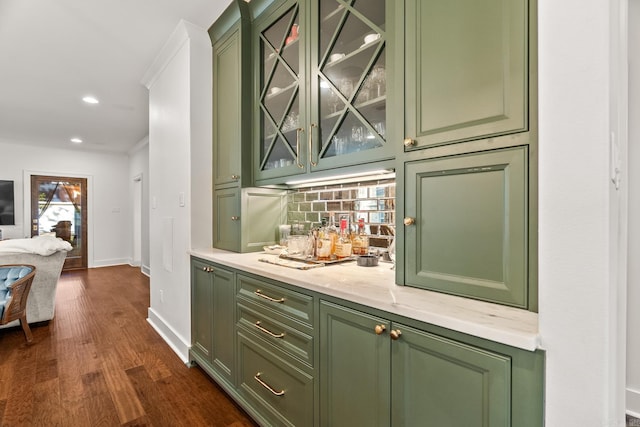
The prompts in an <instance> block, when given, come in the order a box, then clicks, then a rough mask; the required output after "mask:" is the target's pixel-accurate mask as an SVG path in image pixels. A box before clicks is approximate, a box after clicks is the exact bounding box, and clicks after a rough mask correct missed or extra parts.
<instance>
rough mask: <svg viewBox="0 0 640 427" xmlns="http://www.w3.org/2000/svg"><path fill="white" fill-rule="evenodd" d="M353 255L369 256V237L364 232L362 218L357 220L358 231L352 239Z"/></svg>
mask: <svg viewBox="0 0 640 427" xmlns="http://www.w3.org/2000/svg"><path fill="white" fill-rule="evenodd" d="M352 246H353V254H354V255H368V254H369V237H368V236H367V235H366V234H365V232H364V218H360V219H358V231H357V233H356V235H355V236H354V237H353V239H352Z"/></svg>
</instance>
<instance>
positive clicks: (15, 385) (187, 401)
mask: <svg viewBox="0 0 640 427" xmlns="http://www.w3.org/2000/svg"><path fill="white" fill-rule="evenodd" d="M148 306H149V279H148V278H147V277H146V276H144V275H143V274H141V273H140V271H139V269H137V268H133V267H129V266H116V267H105V268H97V269H89V270H81V271H73V272H66V273H63V274H62V277H61V279H60V281H59V283H58V290H57V297H56V315H55V318H54V319H53V320H52V321H50V322H49V323H48V324H44V325H40V326H35V327H33V335H34V344H33V345H30V346H28V345H27V344H26V342H25V339H24V336H23V334H22V330H21V329H20V328H19V327H18V328H11V329H2V330H0V426H2V427H22V426H29V427H31V426H47V427H52V426H74V427H75V426H91V427H94V426H223V427H248V426H255V424H254V423H253V422H252V421H251V419H250V418H249V417H248V416H247V415H246V414H245V413H244V412H243V411H242V410H241V409H240V408H239V407H238V406H236V405H235V404H234V403H233V402H232V401H231V400H230V399H229V398H228V397H227V396H226V395H225V394H224V392H223V391H222V390H221V389H220V388H219V387H218V386H217V385H216V384H215V383H213V381H211V380H210V378H209V377H208V376H207V375H206V374H205V373H204V372H203V371H202V370H200V368H198V367H194V368H188V367H187V366H185V364H184V363H183V362H182V361H181V360H180V359H179V358H178V357H177V356H176V355H175V353H174V352H173V351H172V350H171V349H170V348H169V346H168V345H167V344H166V343H165V342H164V341H163V340H162V338H160V336H158V334H157V333H156V332H155V331H154V330H153V329H152V328H151V327H150V326H149V324H148V323H147V322H146V317H147V307H148Z"/></svg>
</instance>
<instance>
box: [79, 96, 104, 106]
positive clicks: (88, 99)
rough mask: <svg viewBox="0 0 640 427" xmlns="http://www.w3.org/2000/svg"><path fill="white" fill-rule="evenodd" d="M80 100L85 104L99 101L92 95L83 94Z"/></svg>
mask: <svg viewBox="0 0 640 427" xmlns="http://www.w3.org/2000/svg"><path fill="white" fill-rule="evenodd" d="M82 100H83V101H84V102H86V103H87V104H97V103H99V102H100V101H98V99H97V98H96V97H94V96H85V97H84V98H82Z"/></svg>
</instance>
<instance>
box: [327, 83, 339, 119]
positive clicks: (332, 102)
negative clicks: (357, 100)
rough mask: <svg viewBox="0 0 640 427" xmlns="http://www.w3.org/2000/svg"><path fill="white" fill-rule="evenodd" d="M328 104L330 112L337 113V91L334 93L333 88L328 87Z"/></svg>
mask: <svg viewBox="0 0 640 427" xmlns="http://www.w3.org/2000/svg"><path fill="white" fill-rule="evenodd" d="M328 98H329V105H331V113H332V114H334V113H337V112H338V106H339V105H340V97H339V96H338V94H337V93H335V91H334V90H333V89H329V95H328Z"/></svg>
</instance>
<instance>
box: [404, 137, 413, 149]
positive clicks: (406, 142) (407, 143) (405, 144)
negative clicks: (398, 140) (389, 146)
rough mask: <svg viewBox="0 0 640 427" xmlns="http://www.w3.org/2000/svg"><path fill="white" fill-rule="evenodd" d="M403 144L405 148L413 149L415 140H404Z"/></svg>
mask: <svg viewBox="0 0 640 427" xmlns="http://www.w3.org/2000/svg"><path fill="white" fill-rule="evenodd" d="M403 144H404V146H405V147H407V148H409V147H413V146H414V145H416V140H415V139H412V138H405V139H404V141H403Z"/></svg>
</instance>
